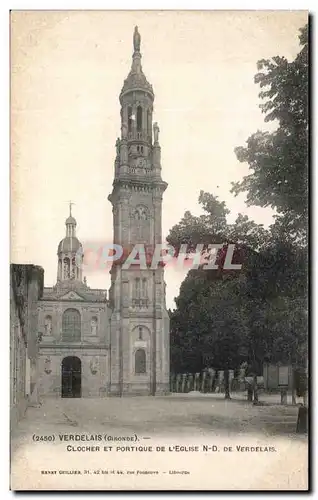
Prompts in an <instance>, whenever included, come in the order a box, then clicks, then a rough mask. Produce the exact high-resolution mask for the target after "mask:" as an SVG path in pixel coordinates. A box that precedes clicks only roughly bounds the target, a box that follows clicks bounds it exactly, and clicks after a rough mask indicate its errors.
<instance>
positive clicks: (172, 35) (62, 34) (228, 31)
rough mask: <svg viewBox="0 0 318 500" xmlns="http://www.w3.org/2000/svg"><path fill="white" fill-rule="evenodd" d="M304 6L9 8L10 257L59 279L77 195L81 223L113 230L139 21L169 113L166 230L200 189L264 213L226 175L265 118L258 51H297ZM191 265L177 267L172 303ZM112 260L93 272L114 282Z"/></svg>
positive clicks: (96, 235) (88, 234) (90, 230)
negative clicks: (125, 91) (123, 95)
mask: <svg viewBox="0 0 318 500" xmlns="http://www.w3.org/2000/svg"><path fill="white" fill-rule="evenodd" d="M306 21H307V12H306V11H245V12H244V11H243V12H242V11H201V12H200V11H147V12H146V11H120V12H119V11H69V12H68V11H20V12H13V13H12V14H11V261H12V262H15V263H33V264H36V265H40V266H42V267H43V268H44V270H45V278H44V280H45V286H52V285H53V284H55V282H56V274H57V255H56V252H57V246H58V243H59V241H60V240H61V239H62V238H63V237H64V236H65V219H66V217H67V216H68V212H69V208H68V202H69V200H72V202H74V206H73V215H74V216H75V218H76V220H77V236H78V238H79V239H80V240H81V241H82V243H83V244H84V245H85V243H86V242H89V241H96V240H98V241H103V242H105V243H110V242H111V241H112V234H113V233H112V232H113V228H112V210H111V204H110V202H109V201H108V200H107V197H108V195H109V194H110V192H111V190H112V182H113V175H114V159H115V151H116V150H115V142H116V139H117V137H118V136H119V135H120V105H119V100H118V98H119V93H120V90H121V88H122V85H123V81H124V79H125V78H126V76H127V74H128V72H129V70H130V67H131V56H132V52H133V45H132V36H133V30H134V26H135V25H138V27H139V32H140V34H141V53H142V66H143V71H144V73H145V75H146V77H147V79H148V81H149V82H150V83H151V84H152V85H153V88H154V92H155V102H154V121H157V122H158V124H159V127H160V145H161V160H162V177H163V179H164V180H165V181H166V182H167V183H168V188H167V190H166V192H165V193H164V197H163V209H162V227H163V237H165V236H166V235H167V234H168V233H169V230H170V228H171V227H172V226H173V225H174V224H177V223H178V222H179V221H180V219H181V218H182V217H183V215H184V212H185V211H187V210H190V211H191V212H192V213H193V214H195V215H199V214H200V213H201V212H200V207H199V205H198V196H199V193H200V190H204V191H208V192H210V193H213V194H215V195H217V196H219V199H220V200H224V201H225V202H226V204H227V206H228V208H229V209H230V211H231V213H230V215H229V221H230V222H233V221H234V220H235V218H236V216H237V214H238V213H243V214H247V215H248V216H249V217H251V218H252V219H253V220H255V221H256V222H257V223H262V224H264V225H265V226H268V225H269V224H270V223H271V221H272V211H271V210H270V209H263V208H260V207H249V208H248V207H247V206H246V204H245V196H244V195H240V196H238V197H234V195H233V194H231V192H230V190H231V182H233V181H234V182H235V181H238V180H240V179H242V177H243V176H244V175H246V174H247V173H248V166H247V165H246V164H242V163H240V162H239V161H238V160H237V158H236V156H235V153H234V148H235V147H237V146H244V144H245V141H246V140H247V138H248V137H249V136H250V135H251V134H252V133H254V132H256V131H257V130H258V129H259V130H270V129H271V127H272V125H271V124H265V123H264V115H263V114H262V113H261V110H260V109H259V104H260V102H261V101H260V99H259V97H258V94H259V91H260V89H259V87H258V85H256V84H255V83H254V75H255V73H256V72H257V67H256V64H257V61H258V60H259V59H263V58H265V59H266V58H270V57H272V56H276V55H281V56H285V57H286V58H287V59H288V60H292V59H293V58H294V57H295V56H296V54H297V53H298V51H299V40H298V33H299V28H300V27H302V26H304V24H305V23H306ZM185 274H186V270H176V269H173V268H171V267H168V268H167V269H166V272H165V281H166V283H167V290H166V292H167V307H169V308H173V307H174V306H175V305H174V298H175V297H176V296H178V293H179V287H180V284H181V282H182V280H183V279H184V277H185ZM109 278H110V277H109V273H108V272H105V271H104V272H103V271H101V272H94V273H87V282H88V285H89V286H91V287H99V288H107V289H108V288H109V285H110V279H109Z"/></svg>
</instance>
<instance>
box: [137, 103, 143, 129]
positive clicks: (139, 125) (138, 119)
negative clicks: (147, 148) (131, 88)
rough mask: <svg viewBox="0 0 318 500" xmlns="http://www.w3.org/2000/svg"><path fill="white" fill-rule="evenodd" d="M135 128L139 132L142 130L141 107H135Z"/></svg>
mask: <svg viewBox="0 0 318 500" xmlns="http://www.w3.org/2000/svg"><path fill="white" fill-rule="evenodd" d="M137 130H138V132H140V131H141V130H142V107H141V106H138V108H137Z"/></svg>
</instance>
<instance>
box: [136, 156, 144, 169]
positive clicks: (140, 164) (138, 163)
mask: <svg viewBox="0 0 318 500" xmlns="http://www.w3.org/2000/svg"><path fill="white" fill-rule="evenodd" d="M145 166H146V159H145V158H137V161H136V167H141V168H144V167H145Z"/></svg>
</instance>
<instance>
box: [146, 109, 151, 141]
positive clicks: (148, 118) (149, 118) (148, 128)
mask: <svg viewBox="0 0 318 500" xmlns="http://www.w3.org/2000/svg"><path fill="white" fill-rule="evenodd" d="M147 130H148V135H149V136H151V111H150V110H149V109H148V111H147Z"/></svg>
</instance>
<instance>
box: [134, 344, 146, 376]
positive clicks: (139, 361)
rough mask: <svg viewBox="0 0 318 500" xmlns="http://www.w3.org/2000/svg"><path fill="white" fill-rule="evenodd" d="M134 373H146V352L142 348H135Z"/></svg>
mask: <svg viewBox="0 0 318 500" xmlns="http://www.w3.org/2000/svg"><path fill="white" fill-rule="evenodd" d="M135 373H136V374H139V373H146V353H145V351H144V349H137V351H136V353H135Z"/></svg>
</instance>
